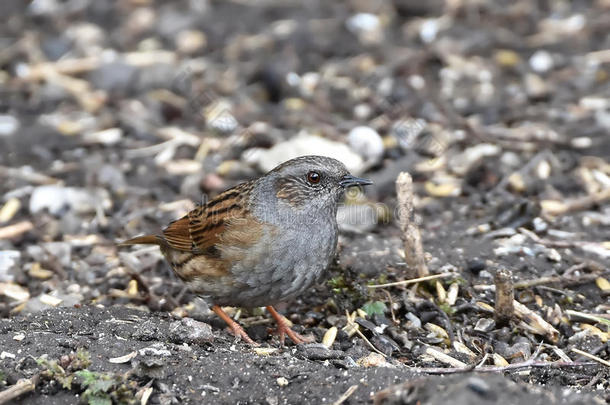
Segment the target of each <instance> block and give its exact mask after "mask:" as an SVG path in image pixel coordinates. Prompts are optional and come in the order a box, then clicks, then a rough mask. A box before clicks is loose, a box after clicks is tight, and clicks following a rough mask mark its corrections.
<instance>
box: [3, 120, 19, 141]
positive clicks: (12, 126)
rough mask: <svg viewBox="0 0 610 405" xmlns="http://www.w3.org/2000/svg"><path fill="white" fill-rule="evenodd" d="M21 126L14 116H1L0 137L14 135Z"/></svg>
mask: <svg viewBox="0 0 610 405" xmlns="http://www.w3.org/2000/svg"><path fill="white" fill-rule="evenodd" d="M19 126H20V123H19V120H18V119H17V118H15V117H13V116H12V115H0V136H10V135H13V134H14V133H15V132H16V131H17V130H18V129H19Z"/></svg>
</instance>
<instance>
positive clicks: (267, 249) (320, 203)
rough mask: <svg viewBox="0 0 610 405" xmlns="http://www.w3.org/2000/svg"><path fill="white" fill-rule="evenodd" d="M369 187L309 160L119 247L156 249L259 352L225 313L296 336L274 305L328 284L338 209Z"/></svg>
mask: <svg viewBox="0 0 610 405" xmlns="http://www.w3.org/2000/svg"><path fill="white" fill-rule="evenodd" d="M367 184H371V182H370V181H369V180H366V179H361V178H358V177H354V176H352V175H351V174H350V173H349V172H348V171H347V169H346V168H345V166H344V165H343V164H342V163H341V162H339V161H338V160H335V159H331V158H327V157H322V156H303V157H299V158H296V159H292V160H289V161H287V162H285V163H283V164H281V165H279V166H278V167H276V168H275V169H273V170H271V171H270V172H269V173H267V174H266V175H264V176H263V177H260V178H258V179H256V180H252V181H248V182H246V183H242V184H239V185H237V186H235V187H233V188H231V189H229V190H227V191H225V192H223V193H221V194H219V195H218V196H217V197H216V198H214V199H212V200H210V201H209V202H208V203H207V204H205V205H202V206H198V207H197V208H195V209H193V210H192V211H190V212H189V213H188V214H186V215H185V216H184V217H182V218H180V219H178V220H176V221H174V222H171V223H170V224H169V225H168V226H167V228H165V229H164V230H163V231H162V234H161V235H146V236H139V237H136V238H133V239H129V240H127V241H125V242H123V243H121V245H135V244H155V245H159V246H160V248H161V252H162V253H163V255H164V256H165V258H166V259H167V260H168V261H169V263H170V265H171V267H172V269H173V270H174V272H175V273H176V275H177V276H178V277H180V278H181V279H182V280H183V281H184V282H186V283H187V284H188V286H189V287H190V288H191V289H192V291H193V292H194V293H196V294H197V295H199V296H201V297H203V298H206V299H208V300H209V301H210V302H211V303H212V304H213V306H212V310H213V311H214V312H215V313H216V314H217V315H218V316H219V317H220V318H222V319H223V320H224V321H225V322H226V323H227V324H228V325H229V326H230V328H231V329H232V331H233V333H234V334H235V335H236V336H239V337H241V338H242V339H244V340H245V341H246V342H248V343H251V344H255V343H254V341H252V339H250V337H249V336H248V335H247V334H246V332H245V331H244V330H243V329H242V327H241V326H240V325H239V324H238V323H237V322H235V321H234V320H232V319H231V318H230V317H229V316H228V315H227V314H226V313H225V312H224V311H223V310H222V309H221V306H238V307H249V308H251V307H260V306H266V308H267V310H268V311H269V313H270V314H271V316H273V318H274V319H275V321H276V322H277V324H278V333H279V337H280V340H281V342H283V341H284V335H288V337H289V338H290V339H291V340H292V341H293V342H294V343H296V344H299V343H303V342H304V341H306V340H305V339H304V338H303V337H302V336H300V335H299V334H297V333H296V332H294V331H292V330H291V329H290V328H289V327H288V325H287V324H286V321H285V320H284V318H283V317H282V316H281V315H279V314H278V313H277V312H276V310H275V309H274V308H273V306H272V305H274V304H276V303H278V302H280V301H285V300H288V299H290V298H294V297H295V296H297V295H299V294H300V293H302V292H304V291H306V290H307V289H308V288H309V287H311V286H312V285H313V284H314V283H316V282H319V281H321V280H322V279H323V278H324V275H325V272H326V271H325V270H326V269H327V268H328V266H329V264H330V262H331V261H332V259H333V257H334V254H335V249H336V247H337V236H338V230H337V219H336V215H337V205H338V203H339V202H340V201H341V198H342V196H343V194H344V191H345V189H346V188H347V187H351V186H361V185H367Z"/></svg>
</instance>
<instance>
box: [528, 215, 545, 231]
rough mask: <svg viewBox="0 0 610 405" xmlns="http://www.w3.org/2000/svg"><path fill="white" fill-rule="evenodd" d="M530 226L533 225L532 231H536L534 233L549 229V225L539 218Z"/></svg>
mask: <svg viewBox="0 0 610 405" xmlns="http://www.w3.org/2000/svg"><path fill="white" fill-rule="evenodd" d="M532 224H533V225H534V231H536V233H540V232H544V231H546V230H547V229H548V228H549V224H548V223H547V222H546V221H545V220H544V219H542V218H540V217H536V218H534V220H533V221H532Z"/></svg>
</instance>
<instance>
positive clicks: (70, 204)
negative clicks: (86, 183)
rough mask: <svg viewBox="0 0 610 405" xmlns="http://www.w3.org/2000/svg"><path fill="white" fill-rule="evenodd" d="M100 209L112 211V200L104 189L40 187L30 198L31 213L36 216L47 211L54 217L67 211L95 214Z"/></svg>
mask: <svg viewBox="0 0 610 405" xmlns="http://www.w3.org/2000/svg"><path fill="white" fill-rule="evenodd" d="M98 207H101V208H103V209H110V208H111V207H112V200H111V199H110V195H109V194H108V191H107V190H105V189H102V188H98V189H82V188H76V187H62V186H58V185H47V186H39V187H36V188H35V189H34V191H33V192H32V196H31V197H30V207H29V208H30V212H31V213H32V214H36V213H38V212H40V211H42V210H45V209H47V210H48V211H49V213H51V214H53V215H61V214H62V213H64V210H65V209H69V210H75V211H76V212H77V213H90V212H95V211H96V210H97V208H98Z"/></svg>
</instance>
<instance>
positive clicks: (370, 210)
mask: <svg viewBox="0 0 610 405" xmlns="http://www.w3.org/2000/svg"><path fill="white" fill-rule="evenodd" d="M377 222H378V221H377V208H376V207H375V206H373V205H369V204H357V205H340V206H339V209H338V210H337V223H338V224H339V230H341V231H343V232H353V233H360V234H362V233H366V232H370V231H372V230H373V229H375V227H376V226H377Z"/></svg>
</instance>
